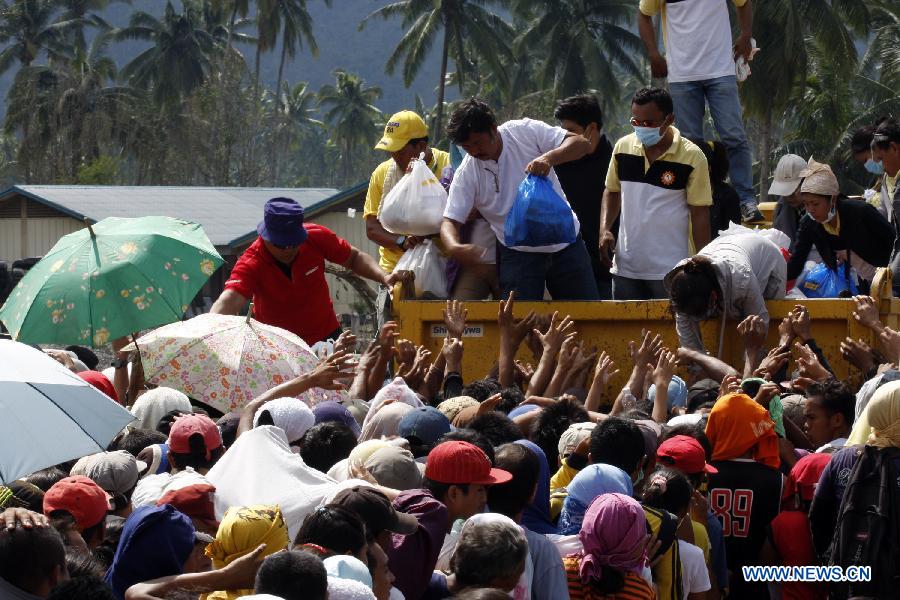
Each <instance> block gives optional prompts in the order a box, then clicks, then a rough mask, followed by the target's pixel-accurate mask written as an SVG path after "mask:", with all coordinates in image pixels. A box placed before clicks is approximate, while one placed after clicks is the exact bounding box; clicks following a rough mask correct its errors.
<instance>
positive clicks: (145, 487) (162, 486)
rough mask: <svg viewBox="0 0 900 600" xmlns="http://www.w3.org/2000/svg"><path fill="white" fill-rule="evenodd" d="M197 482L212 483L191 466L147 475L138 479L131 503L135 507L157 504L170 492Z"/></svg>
mask: <svg viewBox="0 0 900 600" xmlns="http://www.w3.org/2000/svg"><path fill="white" fill-rule="evenodd" d="M197 484H207V485H212V484H210V482H209V479H207V478H206V476H204V475H201V474H200V473H198V472H197V471H195V470H194V469H193V468H191V467H187V468H186V469H184V470H183V471H178V472H177V473H175V474H174V475H172V474H170V473H160V474H158V475H147V476H146V477H144V478H143V479H139V480H138V483H137V487H135V488H134V493H133V494H132V495H131V504H132V506H133V507H134V508H138V507H139V506H144V505H147V504H150V505H152V506H156V503H157V501H158V500H159V499H160V498H162V497H163V496H165V495H166V494H168V493H169V492H173V491H175V490H180V489H181V488H184V487H187V486H189V485H197Z"/></svg>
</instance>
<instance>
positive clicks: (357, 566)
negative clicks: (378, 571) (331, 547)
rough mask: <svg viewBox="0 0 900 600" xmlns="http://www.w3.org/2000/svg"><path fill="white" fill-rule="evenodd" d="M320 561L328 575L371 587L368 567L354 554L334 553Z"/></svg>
mask: <svg viewBox="0 0 900 600" xmlns="http://www.w3.org/2000/svg"><path fill="white" fill-rule="evenodd" d="M322 563H323V564H324V565H325V572H326V573H328V576H329V577H337V578H339V579H350V580H352V581H358V582H360V583H361V584H363V585H365V586H368V587H369V588H371V587H372V574H371V573H369V567H367V566H366V564H365V563H364V562H363V561H361V560H359V559H358V558H356V557H355V556H350V555H347V554H336V555H334V556H329V557H328V558H326V559H325V560H323V561H322Z"/></svg>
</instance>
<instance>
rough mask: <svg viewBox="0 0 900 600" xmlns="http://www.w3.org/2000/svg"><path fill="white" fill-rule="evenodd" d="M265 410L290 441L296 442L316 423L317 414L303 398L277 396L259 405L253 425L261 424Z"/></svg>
mask: <svg viewBox="0 0 900 600" xmlns="http://www.w3.org/2000/svg"><path fill="white" fill-rule="evenodd" d="M263 411H268V413H269V414H270V415H272V422H273V423H274V424H275V427H278V428H280V429H282V430H284V433H285V434H286V435H287V439H288V441H289V442H296V441H298V440H299V439H300V438H302V437H303V434H304V433H306V430H307V429H309V428H310V427H312V426H313V425H315V424H316V416H315V415H314V414H313V411H312V409H310V408H309V407H308V406H307V405H306V403H305V402H303V400H298V399H297V398H275V399H274V400H270V401H269V402H266V403H265V404H263V405H262V406H260V407H259V410H257V411H256V414H255V415H253V426H254V427H256V426H257V425H258V424H259V416H260V415H261V414H262V413H263Z"/></svg>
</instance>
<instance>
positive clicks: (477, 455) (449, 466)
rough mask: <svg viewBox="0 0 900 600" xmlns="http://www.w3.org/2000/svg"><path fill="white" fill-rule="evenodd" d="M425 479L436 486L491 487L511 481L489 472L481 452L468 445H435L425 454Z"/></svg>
mask: <svg viewBox="0 0 900 600" xmlns="http://www.w3.org/2000/svg"><path fill="white" fill-rule="evenodd" d="M425 477H427V478H428V479H430V480H432V481H436V482H438V483H449V484H457V485H458V484H476V485H478V484H480V485H494V484H496V483H506V482H507V481H509V480H510V479H512V473H510V472H509V471H504V470H503V469H494V468H491V461H490V459H489V458H488V457H487V455H486V454H485V453H484V450H482V449H481V448H479V447H478V446H475V445H474V444H470V443H469V442H461V441H452V442H444V443H443V444H438V445H437V446H435V447H434V449H433V450H432V451H431V452H429V453H428V462H426V463H425Z"/></svg>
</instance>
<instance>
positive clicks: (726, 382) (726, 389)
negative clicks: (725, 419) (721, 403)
mask: <svg viewBox="0 0 900 600" xmlns="http://www.w3.org/2000/svg"><path fill="white" fill-rule="evenodd" d="M740 391H741V380H740V378H738V377H737V375H726V376H725V378H724V379H722V383H721V385H720V386H719V397H722V396H724V395H726V394H737V393H739V392H740Z"/></svg>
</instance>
